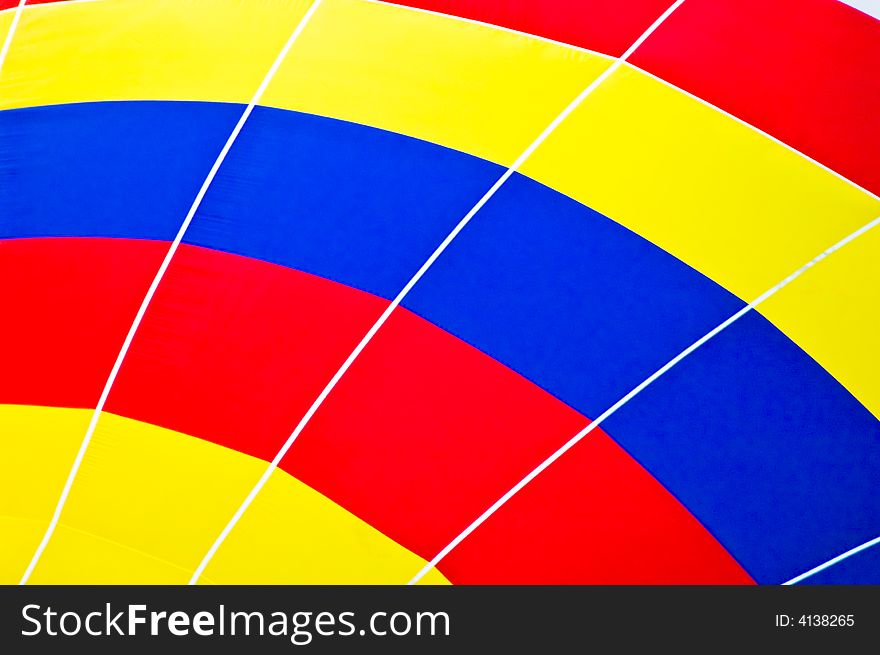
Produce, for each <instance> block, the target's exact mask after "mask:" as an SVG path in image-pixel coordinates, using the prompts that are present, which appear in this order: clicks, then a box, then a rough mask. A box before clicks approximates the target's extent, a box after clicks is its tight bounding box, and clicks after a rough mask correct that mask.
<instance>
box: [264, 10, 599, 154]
mask: <svg viewBox="0 0 880 655" xmlns="http://www.w3.org/2000/svg"><path fill="white" fill-rule="evenodd" d="M608 64H609V59H608V58H607V57H602V56H599V55H593V54H590V53H585V52H581V51H575V50H572V49H571V48H565V47H562V46H559V45H555V44H551V43H547V42H545V41H540V40H537V39H531V38H528V37H525V36H522V35H516V34H512V33H510V32H506V31H502V30H497V29H493V28H490V27H486V26H481V25H474V24H469V23H464V22H462V21H457V20H454V19H451V18H447V17H442V16H436V15H431V14H426V13H422V12H416V11H412V10H409V9H405V8H401V7H395V6H390V5H383V4H375V3H370V2H363V1H362V0H325V3H324V5H322V7H321V8H320V9H319V10H318V11H317V12H316V13H315V15H314V17H313V18H312V21H311V23H310V24H309V26H308V27H307V28H306V29H305V31H304V32H303V33H302V35H301V36H300V38H299V40H298V41H297V42H296V44H294V46H293V48H292V49H291V51H290V54H289V55H288V57H287V58H286V59H285V61H284V63H283V64H282V66H281V68H280V69H279V71H278V74H277V76H276V77H275V79H274V81H273V82H272V84H271V85H270V86H269V89H268V90H267V92H266V95H265V96H264V97H263V100H262V104H265V105H272V106H276V107H284V108H288V109H296V110H299V111H304V112H308V113H313V114H320V115H323V116H332V117H334V118H341V119H344V120H348V121H353V122H356V123H362V124H365V125H372V126H374V127H379V128H383V129H386V130H391V131H394V132H399V133H401V134H407V135H409V136H414V137H418V138H420V139H424V140H427V141H432V142H434V143H439V144H441V145H445V146H449V147H452V148H456V149H458V150H462V151H464V152H468V153H471V154H474V155H477V156H479V157H483V158H485V159H488V160H491V161H495V162H498V163H501V164H510V163H512V162H513V160H514V159H516V157H517V156H518V155H519V154H520V153H521V152H522V151H523V150H524V149H525V148H526V147H527V146H528V145H529V144H530V143H531V142H532V141H533V140H534V139H535V137H537V136H538V134H540V132H541V131H542V130H543V129H544V127H545V126H546V125H547V124H548V123H550V121H552V120H553V119H554V118H555V117H556V115H557V114H558V113H559V112H560V111H562V109H563V108H565V106H566V105H567V104H568V103H569V102H570V101H571V100H572V99H574V97H575V96H577V94H578V93H580V91H581V90H583V89H584V88H585V87H586V86H587V85H588V84H589V83H590V82H591V81H592V80H593V79H595V78H596V77H597V76H598V75H599V73H601V71H602V70H604V69H605V68H606V67H607V66H608Z"/></svg>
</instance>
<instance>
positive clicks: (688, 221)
mask: <svg viewBox="0 0 880 655" xmlns="http://www.w3.org/2000/svg"><path fill="white" fill-rule="evenodd" d="M522 172H523V173H525V174H526V175H529V176H530V177H532V178H534V179H536V180H539V181H540V182H543V183H545V184H547V185H549V186H552V187H554V188H556V189H558V190H560V191H562V192H564V193H566V194H568V195H570V196H572V197H574V198H576V199H577V200H580V201H581V202H583V203H585V204H587V205H589V206H590V207H592V208H594V209H596V210H597V211H600V212H602V213H603V214H605V215H606V216H608V217H610V218H612V219H613V220H615V221H617V222H618V223H621V224H623V225H624V226H626V227H627V228H629V229H631V230H633V231H634V232H636V233H637V234H639V235H641V236H643V237H645V238H646V239H648V240H650V241H652V242H653V243H655V244H656V245H658V246H660V247H661V248H663V249H664V250H666V251H668V252H670V253H672V254H673V255H674V256H676V257H678V258H679V259H681V260H683V261H684V262H686V263H687V264H689V265H691V266H693V267H694V268H696V269H697V270H699V271H700V272H702V273H704V274H705V275H707V276H708V277H710V278H712V279H713V280H715V281H716V282H718V283H719V284H721V285H722V286H724V287H726V288H727V289H728V290H730V291H732V292H733V293H735V294H736V295H738V296H740V297H741V298H743V299H744V300H746V301H750V300H753V299H754V298H755V297H756V296H758V295H759V294H761V293H763V292H764V291H766V290H767V289H768V288H769V287H771V286H773V285H774V284H776V283H777V282H779V281H780V280H782V279H783V278H784V277H786V276H787V275H788V274H790V273H791V272H792V271H794V270H795V269H797V268H799V267H800V266H801V265H803V264H804V263H806V262H807V261H809V260H810V259H812V258H813V257H815V256H816V255H818V254H819V253H820V252H822V251H823V250H825V248H827V247H828V246H830V245H832V244H833V243H835V242H837V241H838V240H840V239H841V238H843V237H844V236H846V235H847V234H849V233H851V232H853V231H854V230H856V229H858V228H859V227H861V226H862V225H864V224H865V223H867V222H868V221H870V220H871V219H872V218H874V216H876V215H877V214H880V203H878V202H877V201H876V200H874V199H873V198H871V197H870V196H868V195H867V194H865V193H864V192H862V191H860V190H858V189H856V188H854V187H852V186H851V185H849V184H847V183H846V182H843V181H841V180H840V179H838V178H837V177H835V176H834V175H832V174H830V173H828V172H827V171H824V170H823V169H821V168H820V167H818V166H816V165H815V164H812V163H811V162H809V161H807V160H805V159H804V158H802V157H800V156H799V155H797V154H795V153H793V152H792V151H790V150H788V149H787V148H785V147H783V146H781V145H780V144H778V143H776V142H773V141H771V140H770V139H768V138H766V137H764V136H762V135H761V134H759V133H757V132H755V131H753V130H751V129H750V128H748V127H746V126H744V125H742V124H741V123H739V122H737V121H735V120H733V119H732V118H730V117H728V116H725V115H724V114H722V113H720V112H718V111H716V110H714V109H712V108H711V107H708V106H706V105H704V104H702V103H700V102H698V101H697V100H695V99H694V98H692V97H690V96H688V95H686V94H684V93H682V92H680V91H678V90H676V89H673V88H671V87H669V86H667V85H665V84H663V83H661V82H659V81H657V80H655V79H653V78H651V77H649V76H648V75H645V74H644V73H641V72H640V71H637V70H635V69H633V68H632V67H628V66H625V67H622V68H621V69H619V70H618V71H616V72H615V73H614V74H613V75H612V76H611V77H610V78H609V79H608V80H607V81H606V82H605V83H604V84H603V85H602V86H600V87H599V88H598V89H597V90H596V91H595V93H593V94H592V95H591V96H590V97H589V98H587V100H586V101H585V102H584V104H583V105H581V106H580V107H579V108H578V109H577V110H576V111H575V112H574V113H573V114H572V115H571V116H570V117H569V118H568V119H567V120H566V121H565V122H563V124H562V125H561V126H560V127H559V129H557V130H556V132H554V133H553V134H552V135H551V136H550V138H549V139H548V140H547V141H546V142H545V143H544V144H543V145H542V146H541V147H540V148H539V149H538V150H537V152H536V153H535V154H534V155H533V156H532V158H531V159H530V160H529V161H527V162H526V164H525V166H524V167H523V169H522ZM585 256H588V253H585Z"/></svg>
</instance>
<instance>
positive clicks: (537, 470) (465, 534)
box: [407, 216, 880, 585]
mask: <svg viewBox="0 0 880 655" xmlns="http://www.w3.org/2000/svg"><path fill="white" fill-rule="evenodd" d="M878 224H880V216H878V217H877V218H875V219H874V220H872V221H870V222H869V223H867V224H865V225H863V226H862V227H860V228H859V229H858V230H856V231H855V232H852V233H851V234H849V235H847V236H846V237H844V238H843V239H841V240H840V241H838V242H837V243H835V244H834V245H833V246H831V247H830V248H828V249H827V250H824V251H823V252H822V253H821V254H819V255H817V256H816V257H814V258H813V259H811V260H810V261H809V262H807V263H806V264H804V265H803V266H801V267H800V268H799V269H797V270H796V271H795V272H794V273H792V274H790V275H789V276H788V277H786V278H785V279H783V280H782V281H781V282H779V283H778V284H776V285H774V286H773V287H771V288H770V289H768V290H767V291H765V292H764V293H762V294H761V295H760V296H758V297H757V298H755V299H754V300H753V301H752V302H750V303H749V304H748V305H746V306H745V307H743V308H742V309H740V310H739V311H738V312H736V313H735V314H733V315H732V316H731V317H729V318H728V319H727V320H725V321H724V322H722V323H720V324H719V325H718V326H716V327H715V328H713V329H712V330H710V331H709V332H707V333H706V334H705V335H703V336H702V337H700V338H699V339H697V340H696V341H695V342H694V343H692V344H691V345H690V346H688V347H687V348H685V349H684V350H682V351H681V352H680V353H679V354H678V355H676V356H675V357H673V358H672V359H670V360H669V361H668V362H666V364H664V365H663V366H662V367H660V368H659V369H657V370H656V371H655V372H654V373H652V374H651V375H650V376H649V377H647V378H646V379H645V380H643V381H642V382H641V383H640V384H639V385H638V386H636V387H634V388H633V389H632V390H631V391H630V392H629V393H628V394H626V395H625V396H623V398H621V399H620V400H618V401H617V402H616V403H614V404H613V405H612V406H611V407H609V408H608V409H607V410H605V412H603V413H602V414H601V415H600V416H599V417H598V418H596V419H595V420H593V421H591V422H590V423H588V424H587V426H586V427H585V428H584V429H583V430H581V431H580V432H578V433H577V434H576V435H574V436H573V437H572V438H571V439H569V440H568V441H566V442H565V444H563V445H562V447H560V448H559V449H558V450H557V451H556V452H554V453H553V454H552V455H550V457H548V458H547V459H545V460H544V461H543V462H541V463H540V464H539V465H538V466H537V467H535V468H534V469H533V470H532V471H531V472H530V473H529V474H528V475H526V476H525V477H524V478H523V479H522V480H520V481H519V482H517V483H516V484H515V485H514V486H513V487H512V488H511V489H510V490H509V491H508V492H507V493H505V494H504V495H503V496H501V498H499V499H498V500H497V501H495V503H493V504H492V506H491V507H489V509H487V510H486V511H485V512H483V513H482V514H480V516H478V517H477V519H476V520H475V521H474V522H473V523H471V524H470V525H469V526H467V527H466V528H465V529H464V530H462V532H461V533H460V534H459V535H458V536H457V537H456V538H455V539H453V540H452V541H451V542H449V544H447V545H446V547H445V548H443V550H441V551H440V552H439V553H437V555H436V556H435V557H434V558H433V559H432V560H431V561H430V562H428V563H427V564H425V566H424V567H422V569H421V570H420V571H419V572H418V573H417V574H416V575H415V577H413V578H412V580H410V581H409V582H408V583H407V584H410V585H413V584H416V583H417V582H418V581H419V580H421V579H422V578H423V577H424V576H425V575H426V574H427V573H428V572H429V571H430V570H431V569H433V568H435V567H436V566H437V564H438V563H439V562H440V561H441V560H442V559H443V558H444V557H446V556H447V555H448V554H449V553H450V551H452V549H454V548H455V547H456V546H458V544H460V543H461V542H462V541H464V540H465V539H466V538H467V537H468V535H470V534H471V533H472V532H473V531H474V530H476V529H477V528H478V527H480V525H482V524H483V523H484V522H485V521H486V520H487V519H488V518H489V517H490V516H492V515H493V514H494V513H495V512H497V511H498V509H499V508H501V506H502V505H504V504H505V503H506V502H507V501H508V500H510V499H511V498H513V496H514V495H516V494H517V493H518V492H519V491H520V490H521V489H522V488H523V487H525V486H526V485H527V484H528V483H529V482H531V481H532V480H534V479H535V478H536V477H538V475H540V474H541V473H542V472H543V471H544V470H545V469H546V468H547V467H549V466H550V465H551V464H553V462H555V461H556V460H557V459H559V458H560V457H562V456H563V455H564V454H565V453H566V452H568V451H569V450H570V449H571V448H572V447H573V446H574V445H575V444H577V443H578V442H579V441H580V440H581V439H583V438H584V437H586V436H587V435H588V434H590V432H592V431H593V430H595V429H596V428H597V427H599V426H600V425H601V424H602V423H603V422H604V421H605V420H606V419H608V417H610V416H611V415H612V414H614V413H615V412H616V411H617V410H619V409H620V408H621V407H623V406H624V405H626V404H627V403H628V402H629V401H630V400H632V399H633V398H635V397H636V396H637V395H638V394H639V393H641V392H642V391H643V390H644V389H645V388H646V387H648V386H650V385H651V384H653V383H654V382H655V381H656V380H657V379H658V378H660V377H661V376H663V375H664V374H665V373H666V372H668V371H669V370H670V369H671V368H673V367H674V366H675V365H676V364H678V363H679V362H681V361H682V360H683V359H684V358H686V357H687V356H688V355H690V354H691V353H692V352H694V351H695V350H697V349H698V348H699V347H700V346H702V345H703V344H705V343H706V342H707V341H709V340H710V339H712V338H713V337H715V336H716V335H717V334H719V333H720V332H723V331H724V330H726V329H727V328H728V327H730V326H731V325H733V324H734V323H736V322H737V321H738V320H739V319H741V318H742V317H743V316H745V315H746V314H748V313H749V312H750V311H752V310H753V309H755V308H756V307H757V306H758V305H760V304H761V303H763V302H764V301H765V300H767V299H768V298H770V297H771V296H773V295H775V294H776V293H778V292H779V291H781V290H782V289H783V288H785V287H787V286H788V285H789V284H791V283H792V282H794V280H796V279H797V278H799V277H800V276H801V275H803V274H804V273H806V272H807V271H808V270H810V269H811V268H813V267H814V266H815V265H816V264H818V263H819V262H821V261H822V260H823V259H825V258H826V257H828V256H830V255H832V254H833V253H835V252H836V251H838V250H840V249H841V248H843V247H844V246H845V245H846V244H848V243H850V242H851V241H853V240H854V239H857V238H858V237H860V236H861V235H863V234H864V233H865V232H867V231H868V230H870V229H872V228H874V227H876V226H877V225H878Z"/></svg>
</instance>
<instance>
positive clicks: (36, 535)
mask: <svg viewBox="0 0 880 655" xmlns="http://www.w3.org/2000/svg"><path fill="white" fill-rule="evenodd" d="M90 417H91V414H90V413H89V412H85V411H83V410H75V409H60V408H49V407H29V406H21V405H0V448H2V454H0V584H16V583H18V581H19V580H20V579H21V576H22V574H23V573H24V570H25V568H26V567H27V565H28V563H29V562H30V560H31V557H32V556H33V554H34V551H35V550H36V549H37V545H38V544H39V543H40V539H42V538H43V533H44V532H45V531H46V527H47V526H48V525H49V519H50V518H51V517H52V512H53V511H54V510H55V504H56V503H57V502H58V497H59V496H60V495H61V490H62V489H63V488H64V481H65V480H66V479H67V474H68V472H69V471H70V466H71V464H73V460H74V458H75V457H76V452H77V450H78V449H79V445H80V443H81V442H82V438H83V435H84V434H85V433H86V428H87V427H88V424H89V418H90Z"/></svg>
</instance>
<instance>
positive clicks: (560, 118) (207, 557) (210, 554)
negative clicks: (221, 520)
mask: <svg viewBox="0 0 880 655" xmlns="http://www.w3.org/2000/svg"><path fill="white" fill-rule="evenodd" d="M684 1H685V0H676V2H674V3H673V4H672V5H671V6H670V7H669V8H668V9H667V10H666V11H665V12H663V14H662V15H661V16H660V17H659V18H658V19H657V20H655V21H654V22H653V23H652V24H651V26H650V27H649V28H648V29H647V30H646V31H645V32H644V33H643V34H642V35H641V36H640V37H639V38H638V39H637V40H636V41H635V43H633V44H632V45H631V46H630V47H629V49H628V50H627V51H626V52H625V53H623V54H622V55H621V56H620V57H619V58H617V59H616V60H615V61H614V62H613V63H612V64H611V65H610V66H608V68H606V69H605V70H604V71H603V72H602V73H601V74H600V75H599V76H598V77H596V79H595V80H593V81H592V82H591V83H590V84H589V85H588V86H587V88H585V89H584V90H583V91H581V92H580V93H579V94H578V96H577V97H576V98H575V99H574V100H572V101H571V102H570V103H569V104H568V106H567V107H566V108H565V109H563V110H562V112H560V113H559V115H558V116H556V118H554V119H553V121H551V123H550V124H549V125H548V126H547V127H545V128H544V130H543V131H542V132H541V133H540V134H539V135H538V137H537V138H536V139H535V140H534V141H532V143H531V144H530V145H529V146H528V147H527V148H526V149H525V150H524V151H523V152H522V154H520V156H519V157H517V158H516V161H514V162H513V164H511V165H510V168H508V169H507V170H506V171H505V172H504V174H503V175H502V176H501V177H499V178H498V180H497V181H496V182H495V184H493V185H492V187H491V188H490V189H489V190H488V191H487V192H486V193H485V194H484V195H483V197H482V198H480V199H479V200H478V201H477V204H476V205H474V206H473V207H472V208H471V210H470V211H469V212H468V213H467V214H466V215H465V217H464V218H463V219H461V221H459V223H458V225H456V226H455V227H454V228H453V229H452V231H451V232H450V233H449V234H448V235H446V238H445V239H443V241H442V243H440V245H439V246H437V249H436V250H434V252H433V253H432V254H431V256H430V257H428V259H427V260H426V261H425V263H424V264H422V266H421V268H419V270H418V271H416V274H415V275H413V276H412V278H410V280H409V282H407V283H406V285H405V286H404V287H403V289H401V290H400V293H398V294H397V296H396V297H395V298H394V300H392V301H391V304H389V305H388V307H386V308H385V311H383V312H382V314H381V316H379V318H378V319H377V320H376V322H375V323H373V326H372V327H371V328H370V329H369V330H368V331H367V333H366V334H365V335H364V337H363V338H362V339H361V340H360V343H358V345H357V346H355V348H354V350H352V351H351V354H349V356H348V357H347V358H346V360H345V361H344V362H343V363H342V366H340V367H339V369H338V370H337V371H336V373H335V374H334V375H333V377H332V378H331V379H330V381H329V382H328V383H327V385H326V386H325V387H324V389H323V390H322V391H321V393H320V394H319V395H318V397H317V398H316V399H315V400H314V402H313V403H312V404H311V406H310V407H309V409H308V411H307V412H306V413H305V415H303V417H302V418H301V419H300V421H299V423H297V425H296V427H295V428H294V429H293V432H291V434H290V436H289V437H288V438H287V441H285V442H284V445H283V446H281V449H280V450H279V451H278V454H276V455H275V457H274V458H273V459H272V461H271V462H270V463H269V465H268V466H267V467H266V470H265V471H264V472H263V475H262V476H261V477H260V479H259V480H258V481H257V484H256V485H255V486H254V488H253V489H251V491H250V493H249V494H248V495H247V497H246V498H245V499H244V501H243V502H242V504H241V506H240V507H239V508H238V509H237V510H236V511H235V514H233V515H232V518H231V519H229V523H227V524H226V527H224V528H223V530H222V531H221V532H220V534H219V535H218V536H217V539H216V540H215V541H214V543H213V544H212V545H211V548H210V549H208V552H207V553H205V556H204V557H203V558H202V561H201V562H200V563H199V566H198V567H197V568H196V570H195V571H194V572H193V575H192V578H191V579H190V581H189V584H191V585H192V584H195V583H196V582H197V581H198V579H199V576H200V575H201V574H202V573H203V572H204V570H205V568H206V567H207V566H208V563H209V562H210V561H211V559H212V558H213V557H214V554H215V553H216V552H217V549H218V548H220V546H221V544H222V543H223V542H224V541H225V540H226V537H227V536H228V535H229V533H230V532H231V531H232V529H233V528H234V527H235V525H236V523H238V521H239V519H241V517H242V515H243V514H244V513H245V511H246V510H247V508H248V507H249V506H250V504H251V503H252V502H253V500H254V498H256V496H257V494H258V493H260V490H261V489H262V488H263V487H264V486H265V484H266V482H268V480H269V477H270V476H271V475H272V473H273V472H274V471H275V469H276V468H278V464H279V463H280V462H281V460H282V459H283V458H284V456H285V455H286V454H287V451H288V450H290V447H291V446H292V445H293V442H294V441H296V439H297V438H298V437H299V435H300V434H301V433H302V431H303V430H304V429H305V427H306V425H308V423H309V421H311V419H312V417H313V416H314V415H315V412H317V411H318V409H319V408H320V407H321V405H323V404H324V401H325V400H326V398H327V396H329V395H330V392H332V391H333V389H334V387H336V385H337V384H338V383H339V380H340V379H341V378H342V376H343V375H345V373H346V372H347V371H348V369H349V368H351V365H352V364H353V363H354V362H355V360H356V359H357V358H358V356H359V355H360V354H361V352H362V351H363V349H364V348H366V347H367V344H369V343H370V341H372V339H373V337H374V336H375V335H376V333H377V332H378V331H379V329H380V328H381V327H382V326H383V325H384V324H385V322H386V321H387V320H388V318H389V317H390V316H391V314H392V313H393V312H394V310H395V309H397V307H398V306H399V305H400V303H401V302H402V301H403V299H404V298H405V297H406V295H407V294H408V293H409V292H410V290H411V289H412V288H413V287H414V286H415V285H416V283H417V282H418V281H419V280H420V279H421V278H422V276H424V275H425V273H426V272H427V271H428V269H429V268H431V266H432V265H433V264H434V262H435V261H437V258H438V257H440V255H441V254H443V251H444V250H446V248H447V247H448V246H449V244H450V243H452V241H453V240H454V239H455V237H457V236H458V234H459V233H460V232H461V231H462V230H463V229H464V228H465V226H466V225H467V224H468V223H469V222H470V221H471V219H472V218H473V217H474V216H475V215H476V214H477V212H479V211H480V209H481V208H482V207H483V205H485V204H486V203H487V202H488V201H489V200H490V199H491V198H492V196H494V195H495V193H496V192H497V191H498V189H500V188H501V187H502V185H503V184H504V183H505V182H506V181H507V180H508V179H510V177H511V176H512V175H513V174H514V173H515V172H516V171H517V170H518V169H519V168H520V166H522V165H523V163H524V162H525V161H526V160H527V159H528V158H529V157H530V156H531V154H532V153H533V152H535V150H536V149H537V148H538V147H539V146H540V145H541V144H542V143H543V142H544V141H545V140H546V139H547V137H549V136H550V134H552V133H553V131H554V130H555V129H556V128H557V127H558V126H559V124H560V123H562V121H564V120H565V119H566V118H567V117H568V116H569V114H571V113H572V112H573V111H574V110H575V109H577V107H578V106H579V105H580V104H581V103H582V102H583V101H584V99H586V98H587V96H589V95H590V94H591V93H592V92H593V91H594V90H595V89H596V88H597V87H598V86H599V85H600V84H602V82H604V81H605V80H606V79H608V77H609V76H610V75H612V74H613V73H614V71H615V70H617V69H618V68H620V66H621V65H622V64H623V62H624V61H626V59H627V58H628V57H629V56H630V55H632V53H633V52H635V50H636V48H638V47H639V46H640V45H641V44H642V43H643V42H644V41H645V39H647V38H648V37H649V36H650V35H651V34H652V33H653V32H654V30H656V29H657V28H658V27H659V26H660V24H661V23H663V21H664V20H666V19H667V18H668V17H669V15H670V14H672V12H673V11H675V10H676V9H677V8H678V7H679V6H681V4H682V3H683V2H684Z"/></svg>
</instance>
